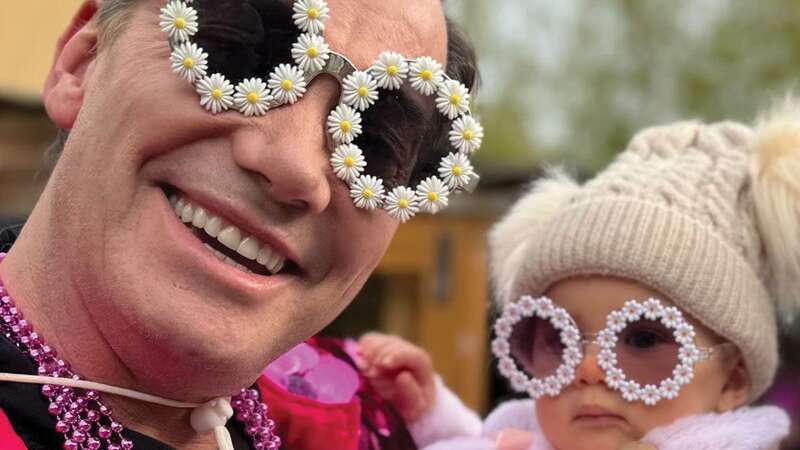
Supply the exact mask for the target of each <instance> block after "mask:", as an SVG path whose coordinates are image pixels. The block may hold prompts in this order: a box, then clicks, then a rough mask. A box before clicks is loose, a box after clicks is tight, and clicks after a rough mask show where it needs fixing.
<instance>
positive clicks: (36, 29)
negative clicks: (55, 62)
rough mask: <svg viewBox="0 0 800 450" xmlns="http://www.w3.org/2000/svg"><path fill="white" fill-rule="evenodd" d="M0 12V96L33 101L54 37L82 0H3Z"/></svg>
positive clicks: (51, 49)
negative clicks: (0, 57) (0, 56)
mask: <svg viewBox="0 0 800 450" xmlns="http://www.w3.org/2000/svg"><path fill="white" fill-rule="evenodd" d="M2 3H3V5H2V12H1V13H0V55H2V59H1V60H0V97H5V98H10V99H15V100H22V101H36V100H37V99H38V98H39V93H40V91H41V89H42V85H43V84H44V80H45V77H46V75H47V71H48V69H49V68H50V63H51V61H52V59H53V50H54V48H55V43H56V40H57V39H58V36H59V35H60V34H61V32H62V31H63V30H64V29H66V27H67V24H69V21H70V19H71V18H72V15H73V14H74V13H75V12H76V11H77V10H78V7H79V6H80V4H81V3H82V0H25V1H11V0H3V2H2Z"/></svg>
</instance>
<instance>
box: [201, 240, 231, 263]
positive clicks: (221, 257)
mask: <svg viewBox="0 0 800 450" xmlns="http://www.w3.org/2000/svg"><path fill="white" fill-rule="evenodd" d="M203 245H204V246H205V247H206V248H207V249H208V250H209V251H210V252H211V253H213V254H214V256H216V257H217V259H219V260H220V261H225V259H226V258H227V256H225V254H224V253H222V252H221V251H219V250H217V249H215V248H214V247H212V246H210V245H208V244H203Z"/></svg>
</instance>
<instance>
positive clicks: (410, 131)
mask: <svg viewBox="0 0 800 450" xmlns="http://www.w3.org/2000/svg"><path fill="white" fill-rule="evenodd" d="M434 112H435V110H434V105H433V99H432V98H431V97H425V96H422V95H421V94H419V93H417V92H416V91H414V90H413V89H412V88H411V86H410V85H408V84H406V85H404V86H403V87H402V88H401V89H399V90H395V91H390V90H380V91H379V98H378V100H377V101H376V102H375V104H373V105H372V106H371V107H370V108H369V109H367V110H366V111H363V112H362V113H361V115H362V120H363V129H364V132H363V134H362V135H361V136H359V137H358V138H357V139H356V140H355V144H356V145H357V146H358V147H359V148H360V149H361V150H362V151H363V152H364V157H365V158H366V160H367V168H366V171H365V172H366V173H367V174H369V175H373V176H376V177H378V178H381V179H383V180H384V183H385V185H386V186H387V187H388V188H389V189H391V188H394V187H396V186H401V185H407V186H410V187H415V186H416V185H417V184H418V183H419V182H420V181H422V180H423V179H425V178H426V177H428V176H431V175H435V174H436V173H437V169H438V163H439V161H440V160H441V158H442V156H444V155H445V154H442V153H441V152H438V151H436V149H435V148H428V147H429V146H430V145H431V144H432V142H426V141H430V140H431V139H429V138H428V137H429V136H430V133H431V132H432V131H433V130H435V129H442V128H443V126H444V125H443V124H441V123H439V122H440V120H439V118H440V117H441V115H439V114H434ZM423 147H425V148H423Z"/></svg>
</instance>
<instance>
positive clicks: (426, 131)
mask: <svg viewBox="0 0 800 450" xmlns="http://www.w3.org/2000/svg"><path fill="white" fill-rule="evenodd" d="M140 1H141V0H102V1H101V2H100V4H99V6H98V11H97V14H96V17H97V19H96V20H97V27H98V49H99V51H102V49H103V48H104V47H105V46H107V45H109V44H110V43H111V42H113V40H114V39H115V38H116V37H117V36H119V34H120V33H121V32H122V31H123V30H124V27H125V23H126V19H127V18H128V16H129V14H130V12H131V11H132V9H133V6H134V5H136V4H137V3H138V2H140ZM251 1H252V0H251ZM446 21H447V22H446V25H447V67H446V68H445V71H446V73H447V75H448V76H449V77H450V78H452V79H454V80H458V81H460V82H462V83H463V84H464V85H465V86H466V87H467V89H469V90H470V92H472V93H473V95H474V93H475V91H476V88H477V84H478V69H477V64H476V59H475V50H474V48H473V46H472V44H471V43H470V42H469V40H468V39H467V37H466V36H465V35H464V33H463V32H462V31H461V29H460V27H459V26H458V25H457V24H456V23H455V22H453V21H452V20H451V19H450V18H447V19H446ZM386 120H391V118H387V119H386ZM426 122H427V124H424V127H423V128H422V133H421V135H420V136H417V139H415V142H414V147H415V149H414V155H413V160H414V161H415V164H414V165H413V167H409V168H407V170H405V172H407V173H405V175H404V176H403V177H402V178H406V179H407V180H404V181H411V182H412V184H411V185H415V184H416V183H417V182H419V181H420V180H422V179H424V178H425V177H427V176H430V175H434V174H436V169H437V168H438V164H439V161H440V160H441V158H442V157H443V156H444V155H446V154H448V153H450V152H452V151H453V149H452V146H451V145H450V143H449V131H450V127H449V121H448V120H447V119H446V118H444V116H442V115H441V114H433V116H432V119H431V120H429V121H426ZM68 137H69V132H68V131H67V130H63V129H61V130H58V134H57V136H56V140H55V141H54V142H53V144H52V145H51V146H50V149H49V150H48V151H47V157H46V159H47V166H48V168H49V169H52V168H53V167H54V166H55V163H56V162H57V160H58V158H59V156H60V155H61V152H62V151H63V149H64V145H65V144H66V141H67V138H68Z"/></svg>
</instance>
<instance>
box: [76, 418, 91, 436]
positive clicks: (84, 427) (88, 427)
mask: <svg viewBox="0 0 800 450" xmlns="http://www.w3.org/2000/svg"><path fill="white" fill-rule="evenodd" d="M78 429H79V430H81V431H83V432H84V433H86V432H87V431H89V430H91V429H92V424H90V423H89V422H87V421H85V420H81V421H80V422H78Z"/></svg>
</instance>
